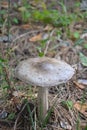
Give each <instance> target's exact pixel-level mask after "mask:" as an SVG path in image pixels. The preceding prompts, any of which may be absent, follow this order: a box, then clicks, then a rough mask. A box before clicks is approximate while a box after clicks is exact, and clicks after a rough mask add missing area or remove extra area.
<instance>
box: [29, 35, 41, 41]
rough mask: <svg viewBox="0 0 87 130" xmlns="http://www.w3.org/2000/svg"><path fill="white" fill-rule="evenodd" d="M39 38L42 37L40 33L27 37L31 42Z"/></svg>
mask: <svg viewBox="0 0 87 130" xmlns="http://www.w3.org/2000/svg"><path fill="white" fill-rule="evenodd" d="M41 39H42V34H41V33H40V34H38V35H36V36H33V37H31V38H30V39H29V41H31V42H36V41H40V40H41Z"/></svg>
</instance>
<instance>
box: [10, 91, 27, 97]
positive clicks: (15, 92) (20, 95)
mask: <svg viewBox="0 0 87 130" xmlns="http://www.w3.org/2000/svg"><path fill="white" fill-rule="evenodd" d="M24 94H25V93H23V92H20V91H14V92H13V94H12V95H13V96H14V97H22V96H24Z"/></svg>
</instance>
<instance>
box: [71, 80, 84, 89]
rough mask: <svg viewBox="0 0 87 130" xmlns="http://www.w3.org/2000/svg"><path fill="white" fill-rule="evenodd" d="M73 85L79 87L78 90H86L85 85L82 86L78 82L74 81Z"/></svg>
mask: <svg viewBox="0 0 87 130" xmlns="http://www.w3.org/2000/svg"><path fill="white" fill-rule="evenodd" d="M73 83H74V84H75V85H76V87H78V88H80V89H84V88H85V86H84V85H82V84H80V83H78V82H76V81H73Z"/></svg>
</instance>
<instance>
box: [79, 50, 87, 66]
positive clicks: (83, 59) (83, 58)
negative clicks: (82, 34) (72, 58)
mask: <svg viewBox="0 0 87 130" xmlns="http://www.w3.org/2000/svg"><path fill="white" fill-rule="evenodd" d="M79 57H80V61H81V63H82V65H84V66H87V57H86V56H85V55H84V54H83V53H81V52H80V53H79Z"/></svg>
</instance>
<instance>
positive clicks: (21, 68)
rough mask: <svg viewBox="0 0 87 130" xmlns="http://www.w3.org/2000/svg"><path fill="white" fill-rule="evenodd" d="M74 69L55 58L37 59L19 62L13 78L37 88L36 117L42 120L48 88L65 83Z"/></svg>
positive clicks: (44, 114)
mask: <svg viewBox="0 0 87 130" xmlns="http://www.w3.org/2000/svg"><path fill="white" fill-rule="evenodd" d="M73 74H74V69H73V68H72V67H71V66H70V65H69V64H67V63H65V62H64V61H60V60H57V59H55V58H48V57H37V58H29V59H27V60H24V61H21V63H19V65H18V66H17V67H16V69H15V76H16V77H17V78H18V79H20V80H22V81H24V82H26V83H28V84H30V85H33V86H38V88H39V91H38V116H39V119H40V120H41V121H42V120H44V118H45V116H46V114H47V111H48V88H49V87H53V86H56V85H59V84H62V83H66V82H67V81H68V80H69V79H71V77H72V76H73Z"/></svg>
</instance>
